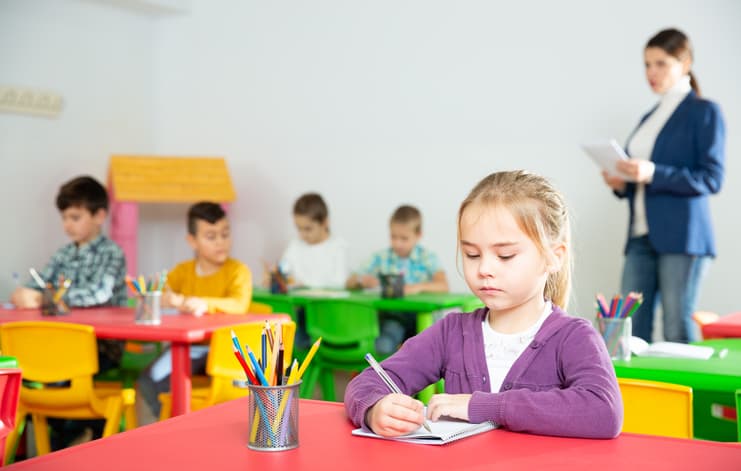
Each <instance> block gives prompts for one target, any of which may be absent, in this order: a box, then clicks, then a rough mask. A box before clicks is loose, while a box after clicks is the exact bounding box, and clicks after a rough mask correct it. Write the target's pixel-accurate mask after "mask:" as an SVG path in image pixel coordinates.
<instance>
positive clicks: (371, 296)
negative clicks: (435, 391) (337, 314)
mask: <svg viewBox="0 0 741 471" xmlns="http://www.w3.org/2000/svg"><path fill="white" fill-rule="evenodd" d="M311 292H312V291H311V290H308V291H302V290H296V291H293V292H289V293H288V294H273V293H271V292H270V291H267V290H265V289H264V288H254V291H253V292H252V299H253V300H255V301H257V302H260V303H264V304H269V305H271V306H280V307H283V306H286V305H291V306H293V308H294V309H295V308H296V307H304V306H306V305H307V304H309V303H310V302H312V301H314V300H317V299H322V300H327V299H343V300H348V301H353V302H359V303H367V304H369V305H371V306H373V307H374V308H375V309H376V310H378V311H398V312H409V313H413V314H416V316H417V332H418V333H419V332H422V331H423V330H424V329H426V328H427V327H429V326H431V325H432V323H433V321H434V319H433V317H432V313H433V312H435V311H439V310H441V309H451V308H461V310H463V311H468V310H473V309H476V308H478V307H481V306H483V304H482V303H481V301H480V300H479V298H477V297H476V296H474V295H472V294H460V293H419V294H410V295H408V296H404V297H403V298H395V299H387V298H382V297H381V295H380V294H379V293H368V292H364V291H336V293H337V295H336V296H333V295H331V294H330V293H332V292H331V291H329V290H316V291H315V292H317V293H319V295H312V294H311ZM322 292H326V293H327V295H326V296H323V295H321V293H322ZM289 314H292V313H289Z"/></svg>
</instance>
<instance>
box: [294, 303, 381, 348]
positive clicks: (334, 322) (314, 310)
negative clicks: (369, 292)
mask: <svg viewBox="0 0 741 471" xmlns="http://www.w3.org/2000/svg"><path fill="white" fill-rule="evenodd" d="M306 331H307V332H308V333H309V336H310V337H311V339H312V340H315V339H317V338H319V337H321V338H322V346H321V348H320V349H319V350H318V352H317V355H320V356H321V357H323V358H327V359H331V360H333V361H347V362H354V361H363V357H364V355H365V354H366V353H368V352H374V351H375V348H374V342H375V339H376V337H378V333H379V332H378V313H377V312H376V310H375V308H373V307H371V306H368V305H365V304H361V303H355V302H352V301H345V300H337V299H332V300H316V301H311V302H310V303H308V304H307V305H306Z"/></svg>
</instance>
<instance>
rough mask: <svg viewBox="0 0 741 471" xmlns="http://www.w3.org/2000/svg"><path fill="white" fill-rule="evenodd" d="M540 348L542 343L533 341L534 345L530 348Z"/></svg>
mask: <svg viewBox="0 0 741 471" xmlns="http://www.w3.org/2000/svg"><path fill="white" fill-rule="evenodd" d="M538 347H540V342H538V341H535V340H533V343H531V344H530V348H538Z"/></svg>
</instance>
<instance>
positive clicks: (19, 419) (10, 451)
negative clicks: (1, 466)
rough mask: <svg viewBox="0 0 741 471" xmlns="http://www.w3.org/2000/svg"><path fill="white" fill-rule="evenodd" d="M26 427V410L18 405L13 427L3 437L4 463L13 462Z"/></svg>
mask: <svg viewBox="0 0 741 471" xmlns="http://www.w3.org/2000/svg"><path fill="white" fill-rule="evenodd" d="M25 429H26V411H25V410H23V409H21V407H20V405H19V406H18V410H17V411H16V414H15V427H14V428H13V430H11V431H10V433H9V434H8V436H7V438H6V439H5V452H4V458H3V461H4V463H5V464H11V463H14V462H15V454H16V452H17V451H18V444H19V443H20V441H21V435H23V431H24V430H25Z"/></svg>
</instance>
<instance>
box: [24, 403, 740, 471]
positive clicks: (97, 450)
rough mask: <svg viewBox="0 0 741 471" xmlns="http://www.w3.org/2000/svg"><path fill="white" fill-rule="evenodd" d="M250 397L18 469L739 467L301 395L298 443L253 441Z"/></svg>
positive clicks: (649, 448) (722, 458)
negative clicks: (353, 418) (418, 418)
mask: <svg viewBox="0 0 741 471" xmlns="http://www.w3.org/2000/svg"><path fill="white" fill-rule="evenodd" d="M247 427H248V424H247V398H244V399H237V400H235V401H230V402H227V403H224V404H220V405H217V406H214V407H210V408H207V409H204V410H200V411H197V412H193V413H192V414H188V415H186V416H181V417H176V418H174V419H171V420H167V421H164V422H158V423H156V424H152V425H149V426H146V427H140V428H138V429H136V430H132V431H129V432H124V433H120V434H117V435H113V436H111V437H108V438H104V439H101V440H96V441H94V442H90V443H86V444H83V445H80V446H76V447H73V448H68V449H66V450H62V451H58V452H54V453H51V454H49V455H45V456H42V457H38V458H33V459H31V460H28V461H23V462H20V463H17V464H15V465H13V466H11V467H10V469H39V470H41V469H54V470H81V469H96V470H97V469H101V468H103V469H105V470H106V471H116V470H125V471H130V470H131V469H212V470H219V471H227V470H240V471H244V470H291V471H296V470H310V469H311V470H313V469H321V470H334V469H338V470H340V469H341V470H347V469H351V470H353V471H364V470H369V471H383V470H392V469H394V470H396V469H400V470H417V469H421V470H430V471H432V470H438V469H441V470H481V471H483V470H492V469H500V470H502V469H507V470H521V469H527V470H530V469H547V470H549V471H550V470H568V471H578V470H585V471H595V470H643V469H647V470H651V471H661V470H671V471H678V470H697V469H707V470H711V469H712V470H713V471H723V470H735V471H738V470H739V469H741V444H738V443H720V442H706V441H701V440H683V439H676V438H663V437H653V436H648V435H635V434H623V435H621V436H620V437H618V438H617V439H614V440H588V439H573V438H557V437H544V436H538V435H529V434H523V433H513V432H508V431H505V430H494V431H492V432H487V433H484V434H481V435H477V436H474V437H469V438H466V439H463V440H460V441H457V442H452V443H449V444H447V445H443V446H430V445H413V444H405V443H398V442H390V441H385V440H378V439H373V438H361V437H355V436H352V435H350V431H351V430H352V426H351V424H350V423H349V422H348V421H347V419H346V417H345V413H344V409H343V407H342V405H341V404H339V403H330V402H321V401H310V400H301V402H300V406H299V447H298V448H296V449H294V450H290V451H281V452H258V451H252V450H250V449H248V448H247V446H246V443H247Z"/></svg>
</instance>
